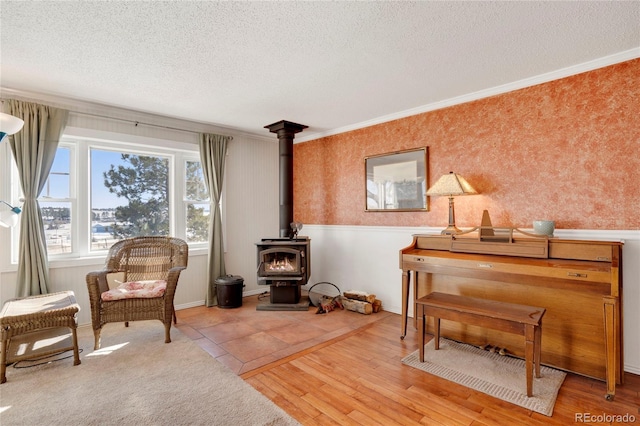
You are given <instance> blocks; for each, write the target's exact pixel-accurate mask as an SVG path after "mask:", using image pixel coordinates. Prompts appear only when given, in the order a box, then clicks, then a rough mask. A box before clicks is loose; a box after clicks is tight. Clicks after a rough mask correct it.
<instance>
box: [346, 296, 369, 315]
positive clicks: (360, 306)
mask: <svg viewBox="0 0 640 426" xmlns="http://www.w3.org/2000/svg"><path fill="white" fill-rule="evenodd" d="M342 305H343V306H344V307H345V309H347V310H349V311H353V312H359V313H361V314H365V315H369V314H371V313H372V312H373V305H371V303H369V302H363V301H362V300H353V299H347V298H342Z"/></svg>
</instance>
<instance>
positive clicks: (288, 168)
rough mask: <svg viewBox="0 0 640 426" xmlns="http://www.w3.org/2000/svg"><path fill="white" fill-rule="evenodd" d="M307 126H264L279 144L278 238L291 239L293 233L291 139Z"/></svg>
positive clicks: (282, 123)
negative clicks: (274, 134) (276, 137)
mask: <svg viewBox="0 0 640 426" xmlns="http://www.w3.org/2000/svg"><path fill="white" fill-rule="evenodd" d="M307 127H308V126H305V125H303V124H296V123H292V122H290V121H285V120H282V121H278V122H277V123H273V124H269V125H268V126H264V128H265V129H269V131H270V132H271V133H276V134H277V135H278V141H279V142H280V237H281V238H285V237H286V238H292V237H293V231H292V229H291V222H293V138H294V137H295V134H296V133H300V132H301V131H303V130H304V129H306V128H307Z"/></svg>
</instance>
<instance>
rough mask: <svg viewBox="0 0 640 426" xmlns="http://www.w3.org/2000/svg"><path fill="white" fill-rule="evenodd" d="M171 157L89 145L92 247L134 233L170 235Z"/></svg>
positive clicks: (99, 247) (106, 244)
mask: <svg viewBox="0 0 640 426" xmlns="http://www.w3.org/2000/svg"><path fill="white" fill-rule="evenodd" d="M170 164H171V162H170V158H169V157H165V156H159V155H144V154H131V153H126V152H122V151H108V150H104V149H98V148H95V147H92V148H91V149H90V166H91V249H92V250H99V249H104V248H105V247H111V245H113V243H115V242H116V241H119V240H122V239H124V238H129V237H133V236H137V235H169V234H170V230H171V222H170V220H171V214H170V211H169V199H170V195H171V190H170V179H169V167H170Z"/></svg>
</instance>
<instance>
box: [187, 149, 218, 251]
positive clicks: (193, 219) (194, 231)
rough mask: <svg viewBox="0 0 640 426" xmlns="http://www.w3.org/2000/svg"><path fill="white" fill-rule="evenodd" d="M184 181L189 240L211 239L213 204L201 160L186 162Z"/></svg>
mask: <svg viewBox="0 0 640 426" xmlns="http://www.w3.org/2000/svg"><path fill="white" fill-rule="evenodd" d="M184 181H185V191H184V194H185V199H184V202H185V206H186V217H187V229H186V232H187V242H206V241H208V239H209V214H210V213H211V204H210V202H209V192H208V191H207V186H206V184H205V182H204V175H203V171H202V164H201V163H200V161H194V160H188V161H186V162H185V179H184Z"/></svg>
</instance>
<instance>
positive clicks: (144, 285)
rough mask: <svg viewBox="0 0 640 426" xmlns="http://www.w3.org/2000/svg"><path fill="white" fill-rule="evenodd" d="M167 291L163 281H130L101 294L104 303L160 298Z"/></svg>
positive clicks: (165, 283)
mask: <svg viewBox="0 0 640 426" xmlns="http://www.w3.org/2000/svg"><path fill="white" fill-rule="evenodd" d="M166 289H167V282H166V281H165V280H145V281H130V282H126V283H122V284H120V285H119V286H118V287H116V288H114V289H111V290H109V291H105V292H104V293H102V295H101V297H102V300H104V301H105V302H107V301H112V300H120V299H133V298H150V297H161V296H162V295H164V292H165V290H166Z"/></svg>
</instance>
